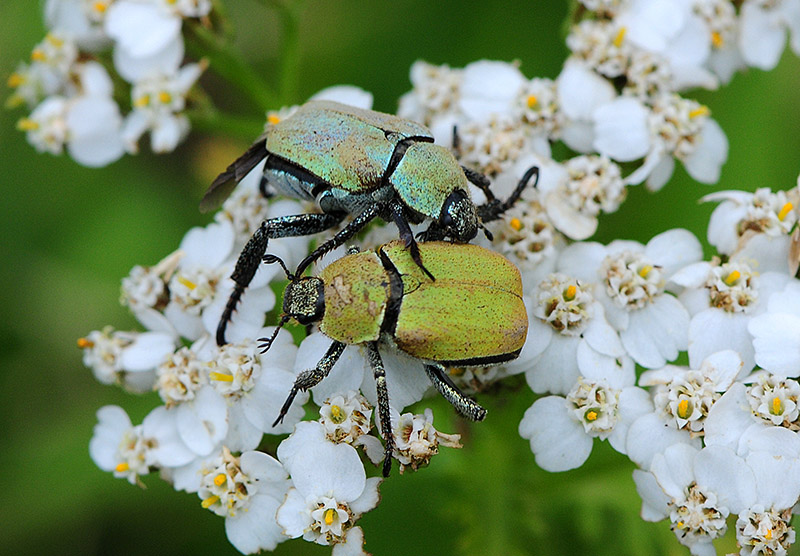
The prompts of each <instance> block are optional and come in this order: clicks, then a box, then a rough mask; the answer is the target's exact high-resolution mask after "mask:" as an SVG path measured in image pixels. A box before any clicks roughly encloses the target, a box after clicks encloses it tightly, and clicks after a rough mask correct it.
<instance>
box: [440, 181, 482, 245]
mask: <svg viewBox="0 0 800 556" xmlns="http://www.w3.org/2000/svg"><path fill="white" fill-rule="evenodd" d="M439 224H440V225H441V226H442V227H443V228H444V229H445V230H446V233H447V235H448V236H450V237H452V238H453V239H455V240H456V241H459V242H462V243H467V242H469V241H470V240H471V239H472V238H474V237H475V236H476V235H477V234H478V213H477V211H476V210H475V205H474V204H473V203H472V199H470V198H469V195H467V193H466V192H465V191H464V190H463V189H456V190H455V191H453V192H452V193H451V194H450V195H449V196H448V197H447V199H445V201H444V204H443V205H442V212H441V214H440V215H439Z"/></svg>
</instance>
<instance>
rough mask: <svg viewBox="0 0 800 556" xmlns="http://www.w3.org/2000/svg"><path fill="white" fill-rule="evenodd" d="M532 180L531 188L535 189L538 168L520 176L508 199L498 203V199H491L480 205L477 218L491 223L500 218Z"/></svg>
mask: <svg viewBox="0 0 800 556" xmlns="http://www.w3.org/2000/svg"><path fill="white" fill-rule="evenodd" d="M534 176H535V178H534V180H533V187H536V184H537V183H539V167H538V166H531V167H530V168H528V170H527V171H526V172H525V174H524V175H523V176H522V178H521V179H520V180H519V182H517V186H516V187H515V188H514V191H512V192H511V195H509V196H508V199H506V200H505V201H500V200H498V199H491V200H489V201H487V202H486V203H484V204H482V205H481V206H479V207H478V216H479V217H480V219H481V222H484V223H485V222H491V221H492V220H497V219H498V218H500V216H502V214H503V213H504V212H505V211H507V210H508V209H510V208H511V207H512V206H514V203H516V202H517V200H518V199H519V198H520V196H521V195H522V192H523V191H524V190H525V188H526V187H528V183H529V182H530V181H531V178H532V177H534Z"/></svg>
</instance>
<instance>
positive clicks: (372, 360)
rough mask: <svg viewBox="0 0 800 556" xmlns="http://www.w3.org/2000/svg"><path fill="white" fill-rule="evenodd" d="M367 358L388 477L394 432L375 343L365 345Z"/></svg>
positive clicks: (392, 452) (383, 371) (382, 369)
mask: <svg viewBox="0 0 800 556" xmlns="http://www.w3.org/2000/svg"><path fill="white" fill-rule="evenodd" d="M367 358H368V359H369V364H370V366H371V367H372V374H373V376H374V377H375V389H376V391H377V393H378V417H379V419H380V422H381V432H383V437H384V439H385V444H384V449H383V469H382V472H383V476H384V477H388V476H389V471H391V469H392V456H393V455H394V449H395V442H394V430H393V429H392V415H391V413H390V412H389V390H388V389H387V388H386V369H385V368H384V366H383V360H381V354H380V353H379V352H378V345H377V344H376V343H375V342H370V343H368V344H367Z"/></svg>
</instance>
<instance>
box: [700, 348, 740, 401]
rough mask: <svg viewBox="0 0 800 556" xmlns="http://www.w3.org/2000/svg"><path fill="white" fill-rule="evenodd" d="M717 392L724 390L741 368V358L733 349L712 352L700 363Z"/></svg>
mask: <svg viewBox="0 0 800 556" xmlns="http://www.w3.org/2000/svg"><path fill="white" fill-rule="evenodd" d="M701 369H702V370H703V371H704V372H703V374H705V375H706V377H708V378H709V379H710V380H711V382H713V383H714V389H715V390H716V391H717V392H725V391H726V390H727V389H728V387H729V386H731V384H733V381H734V380H735V379H736V377H737V376H738V375H739V373H740V372H741V370H742V358H741V357H740V356H739V354H738V353H736V352H735V351H733V350H730V349H726V350H723V351H718V352H717V353H712V354H711V355H709V356H708V357H706V359H705V361H703V364H702V365H701Z"/></svg>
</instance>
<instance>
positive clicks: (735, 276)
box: [725, 270, 742, 286]
mask: <svg viewBox="0 0 800 556" xmlns="http://www.w3.org/2000/svg"><path fill="white" fill-rule="evenodd" d="M741 277H742V273H741V272H739V271H738V270H734V271H733V272H731V273H730V274H728V276H727V277H726V278H725V283H726V284H728V285H729V286H733V285H734V284H736V282H738V281H739V278H741Z"/></svg>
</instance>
